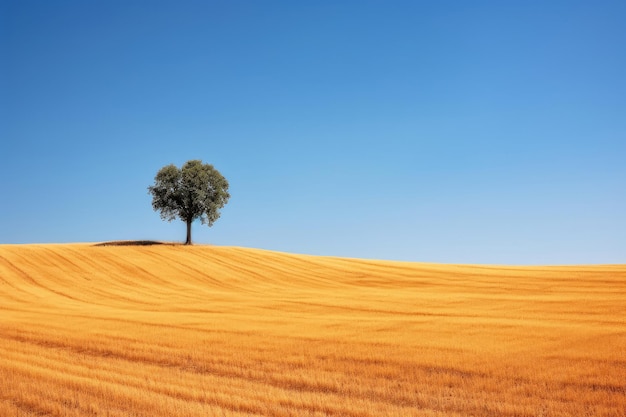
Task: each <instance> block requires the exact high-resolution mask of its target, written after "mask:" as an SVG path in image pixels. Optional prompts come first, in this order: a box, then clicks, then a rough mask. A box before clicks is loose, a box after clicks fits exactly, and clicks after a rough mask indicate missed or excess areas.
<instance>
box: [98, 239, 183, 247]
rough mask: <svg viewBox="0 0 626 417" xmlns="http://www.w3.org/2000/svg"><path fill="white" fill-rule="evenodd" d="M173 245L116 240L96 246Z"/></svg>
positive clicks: (148, 241) (154, 241) (151, 241)
mask: <svg viewBox="0 0 626 417" xmlns="http://www.w3.org/2000/svg"><path fill="white" fill-rule="evenodd" d="M152 245H173V243H166V242H159V241H157V240H115V241H111V242H102V243H96V244H95V245H94V246H152Z"/></svg>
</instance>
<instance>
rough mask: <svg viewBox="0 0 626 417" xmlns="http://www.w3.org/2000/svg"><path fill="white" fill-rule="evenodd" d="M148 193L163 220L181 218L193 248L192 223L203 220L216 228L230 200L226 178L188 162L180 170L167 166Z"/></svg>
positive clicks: (161, 170)
mask: <svg viewBox="0 0 626 417" xmlns="http://www.w3.org/2000/svg"><path fill="white" fill-rule="evenodd" d="M148 192H149V193H150V194H152V208H153V209H154V211H159V212H160V215H161V218H162V219H163V220H167V221H172V220H174V219H175V218H179V219H181V220H182V221H184V222H185V223H186V224H187V240H185V245H191V223H192V222H193V221H194V220H196V219H200V220H201V221H202V223H203V224H207V225H208V226H209V227H211V226H213V223H214V222H215V221H216V220H217V219H219V217H220V209H221V208H222V207H224V205H225V204H226V203H227V202H228V199H229V198H230V194H228V181H226V178H224V177H223V176H222V174H220V172H219V171H218V170H217V169H215V168H213V165H210V164H203V163H202V161H200V160H192V161H187V162H185V164H184V165H183V167H182V168H181V169H178V168H177V167H176V165H174V164H170V165H167V166H164V167H163V168H161V169H160V170H159V172H157V174H156V176H155V177H154V185H151V186H149V187H148Z"/></svg>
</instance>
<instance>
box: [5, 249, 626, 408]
mask: <svg viewBox="0 0 626 417" xmlns="http://www.w3.org/2000/svg"><path fill="white" fill-rule="evenodd" d="M0 353H1V356H0V416H128V417H131V416H132V417H139V416H145V417H155V416H347V417H361V416H398V417H400V416H625V415H626V266H625V265H617V266H581V267H542V268H539V267H532V268H528V267H523V268H520V267H486V266H456V265H435V264H417V263H400V262H383V261H365V260H353V259H340V258H330V257H312V256H300V255H288V254H283V253H275V252H268V251H261V250H253V249H243V248H234V247H208V246H196V247H184V246H175V245H154V246H94V245H89V244H73V245H3V246H0Z"/></svg>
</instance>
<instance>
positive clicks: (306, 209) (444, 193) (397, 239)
mask: <svg viewBox="0 0 626 417" xmlns="http://www.w3.org/2000/svg"><path fill="white" fill-rule="evenodd" d="M0 4H1V6H0V7H1V8H0V36H1V44H0V47H1V50H0V51H1V57H2V58H1V59H0V70H1V71H2V72H1V73H0V75H1V77H0V89H1V90H0V117H1V119H0V135H1V136H0V138H1V139H0V140H1V147H0V185H1V186H2V199H1V202H0V243H30V242H84V241H106V240H117V239H160V240H179V241H182V240H184V234H185V226H184V224H183V223H182V222H172V223H167V222H163V221H162V220H161V219H160V218H159V216H158V214H157V213H155V212H153V211H152V208H151V205H150V201H151V200H150V196H149V195H148V194H147V190H146V187H147V186H148V185H150V184H151V183H152V181H153V178H154V175H155V173H156V172H157V170H158V169H159V168H161V167H162V166H163V165H166V164H169V163H175V164H177V165H180V164H181V163H183V162H185V161H186V160H189V159H202V160H203V161H205V162H209V163H212V164H213V165H214V166H215V167H216V168H217V169H219V170H220V171H221V172H222V174H224V176H225V177H226V178H227V179H228V180H229V182H230V186H231V188H230V191H231V195H232V198H231V201H230V203H229V204H228V205H227V206H226V207H225V208H224V209H223V211H222V218H221V219H220V220H219V221H218V222H217V223H216V224H215V225H214V227H212V228H207V227H206V226H202V225H200V224H196V225H194V238H195V241H196V242H198V243H211V244H219V245H238V246H249V247H259V248H266V249H273V250H281V251H288V252H298V253H311V254H323V255H337V256H352V257H364V258H379V259H400V260H409V261H427V262H448V263H456V262H463V263H500V264H563V263H567V264H572V263H573V264H579V263H625V262H626V192H625V190H626V187H625V185H626V24H625V23H624V22H626V2H624V1H614V2H610V1H586V2H580V1H499V0H498V1H441V2H439V1H417V0H415V1H382V0H381V1H356V0H355V1H341V0H340V1H317V0H316V1H291V0H285V1H256V0H255V1H252V0H251V1H168V2H165V1H82V0H81V1H75V2H67V1H47V0H46V1H28V0H27V1H13V2H11V1H9V2H7V1H2V2H1V3H0Z"/></svg>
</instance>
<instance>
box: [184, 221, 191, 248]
mask: <svg viewBox="0 0 626 417" xmlns="http://www.w3.org/2000/svg"><path fill="white" fill-rule="evenodd" d="M185 245H191V221H190V220H187V240H185Z"/></svg>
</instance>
